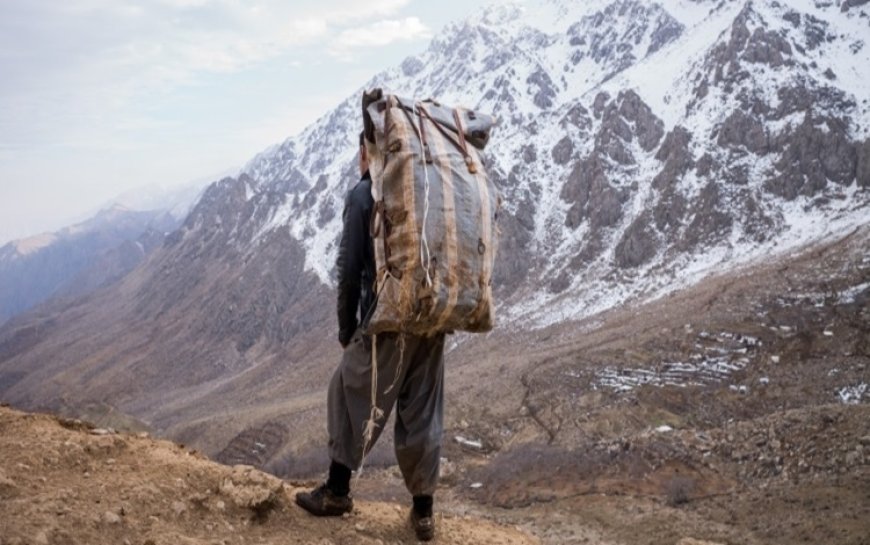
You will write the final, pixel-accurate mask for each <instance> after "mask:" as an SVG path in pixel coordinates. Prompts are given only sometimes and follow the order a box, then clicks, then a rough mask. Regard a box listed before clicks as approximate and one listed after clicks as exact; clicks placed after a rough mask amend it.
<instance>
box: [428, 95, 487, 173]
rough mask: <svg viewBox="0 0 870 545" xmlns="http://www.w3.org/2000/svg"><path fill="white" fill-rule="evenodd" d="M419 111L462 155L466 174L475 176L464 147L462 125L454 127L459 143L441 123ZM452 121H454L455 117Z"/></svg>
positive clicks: (469, 155) (468, 154)
mask: <svg viewBox="0 0 870 545" xmlns="http://www.w3.org/2000/svg"><path fill="white" fill-rule="evenodd" d="M420 111H421V113H422V114H423V115H425V116H426V119H428V120H429V121H431V122H432V124H433V125H435V128H436V129H438V132H440V133H441V134H442V135H443V136H444V138H446V139H447V140H448V141H449V142H450V143H451V144H453V145H454V146H456V149H458V150H459V153H461V154H462V157H463V158H465V165H466V166H467V167H468V172H470V173H472V174H475V173H476V172H477V167H476V166H475V165H474V160H473V159H472V158H471V154H470V153H468V148H467V147H466V146H465V135H464V134H463V133H462V125H461V124H458V125H457V127H456V132H457V134H458V135H459V141H457V140H456V139H455V138H453V137H452V136H451V135H450V133H449V132H447V129H445V128H444V126H443V125H442V124H441V123H439V122H438V121H436V120H435V119H432V116H430V115H429V112H427V111H426V110H424V109H422V108H421V109H420ZM454 114H455V111H454ZM454 119H456V116H455V115H454ZM457 122H458V121H457Z"/></svg>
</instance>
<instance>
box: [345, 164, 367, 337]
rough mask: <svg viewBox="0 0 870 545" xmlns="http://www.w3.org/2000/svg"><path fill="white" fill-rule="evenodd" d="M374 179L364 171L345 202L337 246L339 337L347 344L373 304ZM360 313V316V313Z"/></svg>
mask: <svg viewBox="0 0 870 545" xmlns="http://www.w3.org/2000/svg"><path fill="white" fill-rule="evenodd" d="M373 206H374V200H373V199H372V179H371V177H370V176H369V173H368V172H366V173H365V174H363V176H362V178H361V179H360V181H359V182H358V183H357V184H356V185H355V186H354V187H353V189H351V190H350V191H349V192H348V194H347V198H346V199H345V201H344V213H343V215H342V218H343V219H344V228H343V229H342V232H341V244H340V245H339V247H338V260H337V262H336V268H337V269H338V340H339V342H340V343H341V345H342V346H347V344H348V343H349V342H350V339H351V337H353V334H354V331H356V328H357V326H358V325H359V324H360V323H361V322H362V320H364V319H365V317H366V315H367V314H368V312H369V310H370V309H371V307H372V304H373V303H374V299H375V297H374V280H375V256H374V247H373V245H372V237H371V233H370V232H369V223H370V221H371V215H372V207H373ZM357 312H359V315H357Z"/></svg>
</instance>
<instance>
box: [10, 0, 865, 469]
mask: <svg viewBox="0 0 870 545" xmlns="http://www.w3.org/2000/svg"><path fill="white" fill-rule="evenodd" d="M843 8H847V9H845V11H844V10H843ZM866 11H867V7H866V6H855V5H853V4H851V3H850V4H848V5H847V4H843V5H842V7H839V6H837V5H834V4H828V3H819V4H818V5H817V4H816V3H815V2H811V1H804V0H799V1H797V2H793V3H790V4H789V5H788V6H785V5H783V4H782V3H780V2H773V1H767V0H765V1H731V2H714V1H706V0H697V1H690V0H669V1H665V2H659V3H653V2H641V1H632V0H616V1H612V2H607V1H601V0H597V1H594V2H584V3H576V2H570V3H569V2H559V1H555V0H541V1H540V2H536V3H534V4H533V5H529V6H527V7H526V8H523V6H522V5H499V6H495V7H493V8H490V9H488V10H485V11H484V12H483V13H481V14H480V15H479V16H477V17H474V18H471V19H469V20H468V21H465V22H459V23H456V24H453V25H450V26H448V27H447V28H446V29H445V30H444V32H442V33H441V34H440V35H439V36H438V37H436V38H435V39H434V40H433V42H432V44H431V45H430V47H429V49H428V50H427V51H425V52H423V53H421V54H420V55H418V56H415V57H410V58H408V59H407V60H406V61H405V62H403V63H402V65H401V66H399V67H396V68H394V69H392V70H389V71H387V72H384V73H382V74H379V75H377V76H375V77H374V78H373V79H372V80H371V81H370V82H368V83H367V85H366V87H372V86H383V87H386V88H388V89H390V90H392V91H395V92H397V93H399V94H403V95H406V96H416V97H425V96H429V95H435V96H438V97H439V98H440V99H442V100H443V101H444V102H453V103H464V104H466V105H469V106H472V107H475V108H479V109H481V110H484V111H488V112H492V113H495V114H496V115H498V116H499V118H500V120H501V123H500V125H499V127H498V131H497V132H496V133H495V134H494V137H493V143H492V145H491V147H490V148H488V149H487V154H488V157H489V164H490V165H491V166H490V168H491V173H492V175H493V176H494V178H495V180H496V181H497V183H498V185H499V187H500V189H501V190H502V191H503V193H504V197H505V203H506V205H505V206H506V213H505V214H503V215H502V216H501V217H500V221H501V229H502V243H501V245H500V254H499V258H498V263H497V271H496V273H497V277H496V281H497V294H498V297H499V300H500V301H501V303H500V309H499V310H500V315H501V322H500V325H499V327H500V328H501V331H503V332H507V331H509V332H510V334H511V335H514V334H518V332H522V331H523V330H527V329H536V328H543V327H546V326H548V325H553V326H556V325H558V324H562V323H567V324H573V323H574V322H573V321H574V320H581V319H583V318H585V317H588V316H591V315H593V314H595V313H597V312H601V311H604V310H607V309H611V308H615V307H619V306H620V305H622V304H624V303H626V302H632V303H635V302H637V301H639V300H644V299H651V298H655V297H659V296H664V295H667V294H668V293H673V292H674V291H676V290H678V289H681V288H683V287H686V286H689V285H692V284H694V283H696V282H697V281H698V280H699V279H701V278H703V277H705V276H707V275H709V274H710V273H712V272H716V273H725V272H727V271H729V270H733V269H735V268H736V267H738V266H741V265H747V264H752V263H754V262H758V261H765V260H770V259H777V258H784V256H788V255H789V254H790V253H793V252H795V251H797V250H798V249H800V248H804V247H805V246H807V245H814V244H821V243H825V242H827V241H829V240H831V239H833V238H836V237H837V236H839V235H841V234H842V233H845V232H848V231H849V230H850V229H852V228H853V227H854V226H858V225H865V224H867V223H868V220H870V205H868V198H870V193H868V185H870V175H868V170H867V169H868V165H870V156H868V153H870V145H868V123H870V114H868V104H867V101H868V100H870V92H868V87H867V84H866V83H865V82H864V80H863V79H862V78H860V77H858V76H859V75H860V74H861V70H862V69H863V68H862V67H864V66H867V65H868V62H870V50H868V48H867V47H865V46H864V45H863V39H862V37H863V36H865V35H866ZM834 29H836V30H834ZM829 68H830V72H832V73H833V77H832V76H831V75H830V74H829V73H828V69H829ZM359 128H360V122H359V96H358V95H355V96H352V97H349V98H348V99H347V100H346V101H345V102H343V103H342V104H340V105H339V106H338V107H337V108H336V109H334V110H333V111H332V112H329V113H328V114H326V115H325V116H324V117H322V118H321V119H320V120H318V121H317V122H316V123H314V124H312V125H311V126H310V127H308V128H307V129H305V130H304V131H303V132H302V133H300V134H299V135H297V136H294V137H292V138H289V139H288V140H286V141H285V142H283V143H282V144H280V145H278V146H275V147H273V148H270V149H269V150H268V151H266V152H264V153H262V154H260V155H258V156H257V157H255V158H253V159H252V161H251V162H250V163H249V164H248V165H247V166H246V167H245V168H244V172H243V174H242V175H240V176H238V177H236V178H225V179H223V180H221V181H219V182H216V183H215V184H213V185H212V186H210V187H209V189H208V190H207V191H206V192H205V193H204V195H203V196H202V198H201V199H200V201H199V202H198V204H197V205H196V207H195V208H194V209H193V211H192V212H191V213H190V215H189V216H188V217H187V219H186V221H185V222H184V225H183V226H182V227H181V228H180V229H178V230H177V231H175V232H174V233H172V235H171V236H170V237H169V238H168V239H167V241H166V243H165V244H164V246H163V247H162V248H161V249H160V250H159V251H158V252H155V253H154V254H152V255H151V256H150V257H149V259H148V261H147V263H144V264H143V266H141V267H139V268H138V269H137V270H136V271H134V273H133V274H131V275H128V276H127V277H125V278H124V279H123V280H122V281H120V282H119V283H118V284H116V285H114V286H112V287H111V288H109V289H106V290H102V291H100V292H98V293H96V294H94V295H93V296H91V297H90V298H88V299H83V300H79V301H77V302H75V303H72V304H70V305H68V306H66V307H64V308H60V307H53V308H44V309H40V311H39V312H37V313H33V314H31V315H29V316H27V317H24V318H22V319H21V320H20V321H18V322H17V323H16V324H14V325H12V326H7V327H6V328H4V329H2V330H0V395H3V396H4V397H5V398H7V399H8V400H10V401H12V402H14V403H16V404H21V405H23V406H29V407H32V406H46V407H49V408H52V407H53V406H54V405H56V404H58V400H59V399H60V398H63V399H64V400H65V401H64V403H66V404H70V403H72V402H74V401H76V400H78V401H79V402H81V403H85V402H88V401H93V400H95V399H96V400H99V401H102V402H105V403H108V404H110V405H112V406H115V407H117V408H119V409H120V410H122V411H124V412H128V413H131V414H132V415H133V416H135V417H137V418H141V419H143V420H145V421H146V422H147V423H148V424H150V425H152V426H154V427H155V428H156V429H157V430H159V431H160V432H162V433H166V434H169V435H171V436H172V437H176V438H181V439H183V440H185V441H186V442H195V444H197V446H200V447H202V448H204V449H205V450H206V451H207V452H208V453H210V454H216V453H219V452H221V451H224V449H225V448H226V447H227V445H229V444H230V443H232V442H233V440H234V438H237V437H242V439H240V442H242V443H243V442H244V440H245V439H244V438H245V437H248V435H245V433H244V432H245V430H246V429H263V430H269V433H270V434H272V435H275V436H281V433H276V432H275V431H274V429H273V426H270V425H269V424H270V423H275V422H277V423H279V425H280V426H281V427H282V428H284V432H283V433H284V434H285V436H286V437H292V438H293V439H294V440H295V441H296V442H295V443H293V444H289V443H288V444H283V445H280V444H279V445H277V446H276V447H275V448H276V451H275V452H273V453H271V454H270V456H268V457H266V458H272V459H274V460H278V459H280V458H281V457H282V456H288V455H297V454H299V455H302V454H304V453H306V452H311V451H312V449H314V446H315V445H316V444H318V442H319V441H321V440H322V438H321V437H320V435H322V433H320V432H319V431H317V430H310V429H309V428H310V422H311V418H312V417H318V418H319V415H320V413H321V412H322V405H323V398H322V393H321V392H322V389H323V387H324V385H325V384H326V381H327V379H328V376H329V375H330V373H331V370H332V368H333V366H334V364H335V361H337V358H338V357H339V353H340V352H339V349H338V345H337V343H335V341H334V339H335V326H334V323H333V322H334V320H333V317H332V315H333V308H334V296H333V293H332V288H331V282H332V281H331V273H332V267H333V263H334V256H335V251H336V242H337V237H338V232H339V226H340V223H341V207H342V204H343V198H344V193H345V189H346V188H347V187H348V184H350V183H352V182H353V180H354V179H355V178H356V173H355V163H354V157H353V154H354V153H355V150H356V135H357V133H358V131H359ZM565 327H567V328H570V327H572V326H571V325H565ZM498 335H499V332H498V331H497V332H496V333H494V334H493V335H492V336H493V337H494V338H497V337H498ZM455 339H456V341H455V342H456V344H457V345H459V346H460V348H462V347H465V346H468V349H469V350H470V352H468V353H474V346H476V345H477V343H479V345H481V346H482V345H485V344H486V339H485V338H480V337H477V338H475V337H470V336H462V335H458V336H457V337H456V338H455ZM541 342H545V343H546V342H547V341H541ZM462 353H463V352H460V353H459V354H462ZM458 357H459V356H458ZM460 364H461V365H466V364H467V362H465V361H461V362H460ZM474 379H475V380H479V379H481V377H480V376H479V375H475V376H474ZM513 386H516V385H515V384H514V385H513ZM469 395H472V396H473V395H474V393H473V392H472V393H469ZM472 398H473V397H472ZM300 430H302V431H300ZM303 431H304V433H303ZM230 450H232V449H230ZM263 463H268V460H265V461H264V462H263Z"/></svg>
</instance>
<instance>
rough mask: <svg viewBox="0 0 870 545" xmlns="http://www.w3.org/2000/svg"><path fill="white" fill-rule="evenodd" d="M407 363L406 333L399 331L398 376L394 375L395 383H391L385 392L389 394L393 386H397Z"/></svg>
mask: <svg viewBox="0 0 870 545" xmlns="http://www.w3.org/2000/svg"><path fill="white" fill-rule="evenodd" d="M404 364H405V333H404V332H402V333H399V365H397V366H396V376H395V377H393V383H392V384H390V387H389V388H387V389H386V390H384V394H388V393H390V392H392V391H393V388H395V387H396V384H398V382H399V377H400V376H401V375H402V367H403V366H404Z"/></svg>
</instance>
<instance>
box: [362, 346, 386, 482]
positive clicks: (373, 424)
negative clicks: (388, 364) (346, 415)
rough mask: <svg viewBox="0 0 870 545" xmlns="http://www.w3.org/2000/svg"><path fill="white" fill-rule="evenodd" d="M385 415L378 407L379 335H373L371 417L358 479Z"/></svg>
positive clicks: (365, 433)
mask: <svg viewBox="0 0 870 545" xmlns="http://www.w3.org/2000/svg"><path fill="white" fill-rule="evenodd" d="M383 416H384V411H382V410H381V409H379V408H378V336H377V335H372V402H371V411H370V412H369V419H368V420H366V423H365V427H364V428H363V451H362V459H361V460H360V462H359V468H358V469H357V470H356V478H357V479H359V477H360V475H362V472H363V465H365V461H366V456H368V453H369V449H371V448H372V439H373V438H374V436H375V430H376V429H377V428H378V419H380V418H382V417H383Z"/></svg>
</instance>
